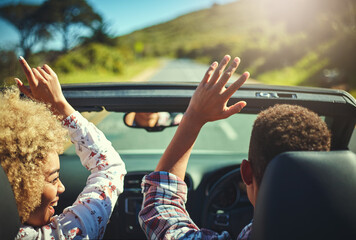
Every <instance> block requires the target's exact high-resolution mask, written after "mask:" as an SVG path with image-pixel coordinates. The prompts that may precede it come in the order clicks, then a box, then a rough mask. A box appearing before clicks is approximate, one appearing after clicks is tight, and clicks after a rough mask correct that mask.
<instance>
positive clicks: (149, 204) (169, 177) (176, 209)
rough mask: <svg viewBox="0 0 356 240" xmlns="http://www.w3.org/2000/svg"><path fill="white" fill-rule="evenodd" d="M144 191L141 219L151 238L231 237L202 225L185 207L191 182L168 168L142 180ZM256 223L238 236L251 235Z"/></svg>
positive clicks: (220, 239) (243, 237) (148, 236)
mask: <svg viewBox="0 0 356 240" xmlns="http://www.w3.org/2000/svg"><path fill="white" fill-rule="evenodd" d="M142 192H143V194H144V199H143V204H142V210H141V211H140V213H139V222H140V225H141V227H142V229H143V230H144V232H145V233H146V236H147V238H148V239H217V240H223V239H224V240H225V239H231V236H230V235H229V233H228V232H226V231H224V232H222V233H220V234H219V233H216V232H213V231H211V230H208V229H204V228H202V229H199V228H198V226H196V225H195V223H194V222H193V220H192V219H191V218H190V217H189V214H188V212H187V210H186V209H185V202H186V201H187V185H186V184H185V182H184V181H182V180H181V179H180V178H178V177H177V176H175V175H174V174H171V173H168V172H153V173H151V174H149V175H147V176H145V177H144V178H143V180H142ZM251 226H252V223H250V224H249V225H247V226H246V227H245V228H244V229H243V231H242V232H241V233H240V235H239V237H238V240H240V239H241V240H245V239H248V237H249V234H250V231H251Z"/></svg>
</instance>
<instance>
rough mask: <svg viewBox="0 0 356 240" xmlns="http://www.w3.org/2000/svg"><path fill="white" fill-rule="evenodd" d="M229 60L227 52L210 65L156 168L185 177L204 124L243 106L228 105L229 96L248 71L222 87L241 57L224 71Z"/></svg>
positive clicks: (237, 87) (238, 104)
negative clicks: (218, 62)
mask: <svg viewBox="0 0 356 240" xmlns="http://www.w3.org/2000/svg"><path fill="white" fill-rule="evenodd" d="M229 61H230V56H228V55H226V56H225V57H224V58H223V59H222V61H221V63H220V64H219V65H218V64H217V62H214V63H213V64H211V66H210V67H209V69H208V71H207V72H206V74H205V76H204V78H203V80H202V81H201V83H200V84H199V86H198V87H197V89H196V91H195V93H194V95H193V97H192V99H191V100H190V103H189V106H188V108H187V111H186V112H185V114H184V116H183V119H182V121H181V122H180V124H179V127H178V129H177V131H176V133H175V135H174V137H173V139H172V141H171V143H170V144H169V146H168V147H167V149H166V151H165V152H164V154H163V156H162V158H161V159H160V161H159V163H158V165H157V167H156V171H165V172H170V173H173V174H174V175H176V176H178V177H179V178H181V179H184V176H185V171H186V168H187V164H188V159H189V156H190V154H191V151H192V148H193V145H194V143H195V140H196V138H197V136H198V134H199V132H200V129H201V128H202V127H203V125H204V124H205V123H207V122H211V121H216V120H219V119H224V118H227V117H229V116H231V115H233V114H235V113H238V112H240V111H241V109H242V108H243V107H245V106H246V102H244V101H241V102H238V103H235V104H234V105H232V106H230V107H227V102H228V100H229V99H230V97H231V96H232V95H233V94H234V92H236V90H238V89H239V88H240V86H241V85H242V84H243V83H244V82H245V81H246V80H247V79H248V77H249V73H248V72H245V73H244V74H242V75H241V77H240V78H239V79H237V80H236V81H235V82H234V83H233V84H231V85H230V86H229V87H228V88H225V85H226V83H227V81H228V80H229V79H230V77H231V76H232V74H233V73H234V72H235V70H236V69H237V67H238V65H239V63H240V59H239V58H237V57H236V58H234V60H233V62H232V63H231V65H230V67H229V68H228V69H227V70H226V71H225V72H224V69H225V68H226V66H227V64H228V63H229Z"/></svg>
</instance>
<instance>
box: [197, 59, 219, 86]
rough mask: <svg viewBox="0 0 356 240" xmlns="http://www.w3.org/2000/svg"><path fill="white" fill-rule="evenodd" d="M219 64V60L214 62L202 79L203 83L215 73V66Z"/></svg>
mask: <svg viewBox="0 0 356 240" xmlns="http://www.w3.org/2000/svg"><path fill="white" fill-rule="evenodd" d="M217 66H218V63H217V62H213V63H212V64H211V65H210V67H209V68H208V71H206V73H205V75H204V77H203V80H202V81H201V83H202V84H205V83H207V82H208V81H209V79H210V77H211V75H213V73H214V70H215V68H216V67H217Z"/></svg>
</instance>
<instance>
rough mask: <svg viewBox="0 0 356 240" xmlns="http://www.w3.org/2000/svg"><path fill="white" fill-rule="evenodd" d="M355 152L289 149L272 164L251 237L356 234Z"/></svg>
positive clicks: (352, 236)
mask: <svg viewBox="0 0 356 240" xmlns="http://www.w3.org/2000/svg"><path fill="white" fill-rule="evenodd" d="M355 186H356V155H355V154H354V153H353V152H350V151H331V152H287V153H282V154H280V155H278V156H277V157H275V158H274V159H273V160H272V162H270V164H269V165H268V167H267V169H266V172H265V174H264V177H263V181H262V183H261V188H260V190H259V195H258V198H257V202H256V208H255V213H254V222H253V227H252V229H253V230H252V231H253V239H255V240H262V239H263V240H270V239H271V240H272V239H273V240H278V239H355V237H356V228H355V226H356V204H355V203H356V188H355Z"/></svg>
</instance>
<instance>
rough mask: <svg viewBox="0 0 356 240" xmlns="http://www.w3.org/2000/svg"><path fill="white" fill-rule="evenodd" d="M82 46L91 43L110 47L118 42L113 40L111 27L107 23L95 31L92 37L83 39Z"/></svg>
mask: <svg viewBox="0 0 356 240" xmlns="http://www.w3.org/2000/svg"><path fill="white" fill-rule="evenodd" d="M81 42H82V44H90V43H101V44H105V45H109V46H114V45H115V44H116V40H115V39H114V38H113V36H112V34H111V33H110V32H109V27H108V25H107V24H105V23H101V24H100V25H99V26H97V27H96V28H95V29H94V30H93V34H92V35H91V36H85V37H81Z"/></svg>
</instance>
